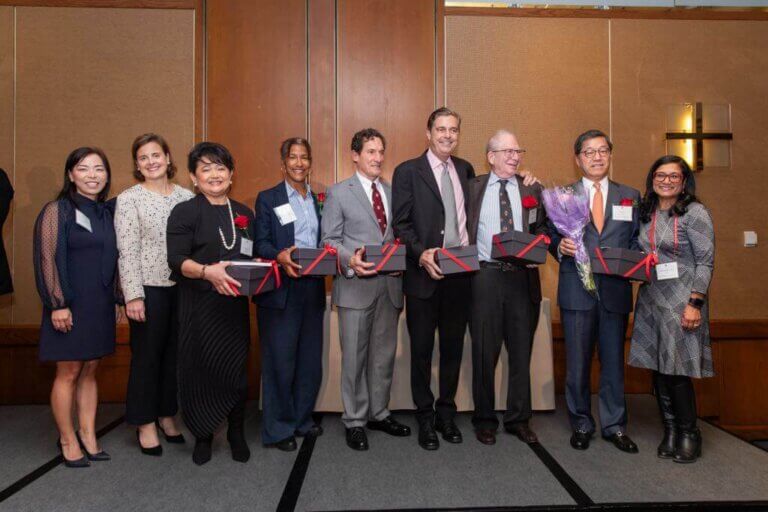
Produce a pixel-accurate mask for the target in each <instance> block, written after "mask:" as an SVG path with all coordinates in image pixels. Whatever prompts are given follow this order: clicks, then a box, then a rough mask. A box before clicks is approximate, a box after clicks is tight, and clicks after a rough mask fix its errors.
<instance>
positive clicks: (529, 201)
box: [523, 196, 539, 210]
mask: <svg viewBox="0 0 768 512" xmlns="http://www.w3.org/2000/svg"><path fill="white" fill-rule="evenodd" d="M538 206H539V202H538V201H537V200H536V198H535V197H533V196H525V197H524V198H523V208H527V209H529V210H530V209H531V208H536V207H538Z"/></svg>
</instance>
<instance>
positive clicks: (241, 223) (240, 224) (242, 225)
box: [235, 214, 248, 231]
mask: <svg viewBox="0 0 768 512" xmlns="http://www.w3.org/2000/svg"><path fill="white" fill-rule="evenodd" d="M235 227H236V228H237V229H240V230H242V231H247V230H248V217H246V216H245V215H242V214H240V215H238V216H237V217H235Z"/></svg>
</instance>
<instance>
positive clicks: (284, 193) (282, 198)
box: [272, 181, 296, 247]
mask: <svg viewBox="0 0 768 512" xmlns="http://www.w3.org/2000/svg"><path fill="white" fill-rule="evenodd" d="M287 186H288V185H287V184H286V183H285V182H284V181H283V182H282V183H280V185H278V186H277V190H276V194H275V199H276V201H275V204H273V205H272V207H273V208H277V207H278V206H282V205H284V204H289V203H290V202H289V201H288V190H287V189H286V188H285V187H287ZM277 224H278V226H280V220H279V219H278V221H277ZM293 224H294V223H293V222H291V223H290V224H286V225H285V226H280V229H282V230H283V233H285V234H286V235H287V236H288V247H290V246H292V245H294V244H295V243H296V234H295V232H294V230H293Z"/></svg>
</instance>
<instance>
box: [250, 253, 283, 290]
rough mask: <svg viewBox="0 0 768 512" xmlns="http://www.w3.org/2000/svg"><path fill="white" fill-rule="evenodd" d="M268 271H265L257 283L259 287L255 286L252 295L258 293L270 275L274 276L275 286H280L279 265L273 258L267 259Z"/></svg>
mask: <svg viewBox="0 0 768 512" xmlns="http://www.w3.org/2000/svg"><path fill="white" fill-rule="evenodd" d="M266 263H269V265H270V267H269V272H267V273H266V274H265V275H264V277H262V278H261V283H259V287H258V288H256V293H254V295H258V294H259V292H260V291H261V289H262V288H264V285H265V284H267V281H268V280H269V276H270V275H274V276H275V288H280V285H281V284H282V283H281V282H280V267H279V266H278V265H277V262H276V261H275V260H269V261H268V262H266Z"/></svg>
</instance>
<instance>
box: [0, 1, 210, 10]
mask: <svg viewBox="0 0 768 512" xmlns="http://www.w3.org/2000/svg"><path fill="white" fill-rule="evenodd" d="M199 3H200V0H0V5H13V6H19V7H109V8H120V9H195V8H196V7H197V6H198V4H199Z"/></svg>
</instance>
